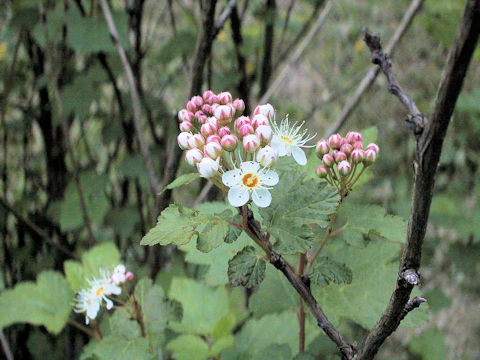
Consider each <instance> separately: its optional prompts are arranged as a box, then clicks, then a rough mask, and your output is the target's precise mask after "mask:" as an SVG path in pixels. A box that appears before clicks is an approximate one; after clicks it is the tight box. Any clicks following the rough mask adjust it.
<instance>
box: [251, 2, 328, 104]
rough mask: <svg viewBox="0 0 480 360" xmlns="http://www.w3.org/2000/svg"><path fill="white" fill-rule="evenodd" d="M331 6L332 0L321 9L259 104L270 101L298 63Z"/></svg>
mask: <svg viewBox="0 0 480 360" xmlns="http://www.w3.org/2000/svg"><path fill="white" fill-rule="evenodd" d="M332 5H333V0H329V1H328V3H327V4H326V5H325V7H324V8H323V10H322V12H321V13H320V15H319V16H318V18H317V21H316V22H315V24H314V25H313V26H312V28H311V29H310V31H309V33H308V35H307V36H306V37H305V38H304V39H303V41H302V42H301V43H300V44H299V45H298V47H297V48H296V49H295V51H294V52H293V54H292V56H291V57H290V59H289V60H288V62H287V63H286V64H285V66H284V68H283V69H282V71H281V72H280V73H279V74H278V76H277V77H276V78H275V80H274V82H273V83H272V85H270V87H269V88H268V89H266V90H265V92H264V93H263V95H262V97H261V98H260V100H259V103H260V104H265V103H266V102H267V101H268V100H269V99H270V97H271V96H272V95H273V93H274V92H275V91H277V89H278V88H279V87H280V85H281V84H282V82H283V80H285V78H286V76H287V75H288V73H289V72H290V70H291V69H292V67H293V65H294V64H295V63H297V61H299V59H300V57H301V56H302V55H303V52H304V51H305V49H306V48H307V46H308V44H309V43H310V41H312V39H313V38H314V36H315V35H317V33H318V32H319V31H320V29H321V27H322V25H323V23H324V22H325V19H326V18H327V15H328V13H329V12H330V9H331V8H332Z"/></svg>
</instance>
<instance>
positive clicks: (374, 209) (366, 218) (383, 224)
mask: <svg viewBox="0 0 480 360" xmlns="http://www.w3.org/2000/svg"><path fill="white" fill-rule="evenodd" d="M340 214H343V215H345V216H346V217H347V223H346V225H345V230H344V231H343V232H342V237H343V239H344V240H345V241H346V242H347V244H349V245H354V246H361V245H364V244H365V241H364V237H367V238H368V236H370V235H372V234H373V235H377V236H381V237H382V238H384V239H385V240H389V241H394V242H399V243H403V242H405V241H406V238H407V221H406V220H405V219H403V218H401V217H399V216H394V215H389V214H387V213H386V212H385V209H383V208H382V207H380V206H377V205H358V204H352V203H348V202H347V203H345V204H343V205H342V206H341V210H340Z"/></svg>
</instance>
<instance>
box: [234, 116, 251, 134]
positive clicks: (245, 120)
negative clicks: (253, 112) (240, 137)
mask: <svg viewBox="0 0 480 360" xmlns="http://www.w3.org/2000/svg"><path fill="white" fill-rule="evenodd" d="M250 123H251V122H250V118H249V117H247V116H240V117H239V118H238V119H237V120H235V122H234V123H233V126H234V128H235V130H237V132H238V131H239V130H240V128H241V127H242V125H245V124H250Z"/></svg>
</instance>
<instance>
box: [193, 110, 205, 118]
mask: <svg viewBox="0 0 480 360" xmlns="http://www.w3.org/2000/svg"><path fill="white" fill-rule="evenodd" d="M204 116H205V113H204V112H203V111H202V110H198V111H196V112H195V117H196V118H197V119H199V118H201V117H204Z"/></svg>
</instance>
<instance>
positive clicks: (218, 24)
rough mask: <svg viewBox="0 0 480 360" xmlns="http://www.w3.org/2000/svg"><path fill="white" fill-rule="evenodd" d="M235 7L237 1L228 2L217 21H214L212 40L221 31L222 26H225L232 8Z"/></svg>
mask: <svg viewBox="0 0 480 360" xmlns="http://www.w3.org/2000/svg"><path fill="white" fill-rule="evenodd" d="M236 6H237V0H230V1H229V2H228V4H227V6H226V7H225V9H223V11H222V13H221V14H220V16H219V17H218V19H217V20H216V21H215V30H214V32H213V37H214V38H215V37H217V35H218V33H219V32H220V31H222V29H223V25H225V22H226V21H227V20H228V18H229V17H230V15H231V14H232V10H233V8H234V7H236Z"/></svg>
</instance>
